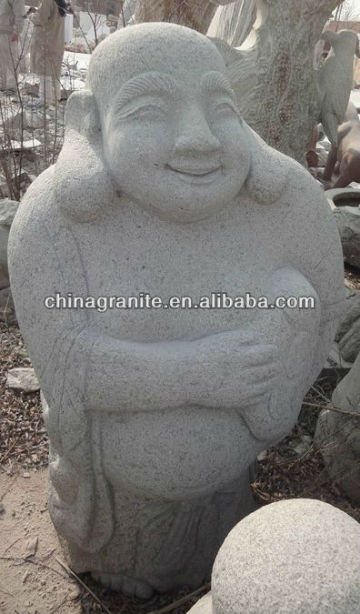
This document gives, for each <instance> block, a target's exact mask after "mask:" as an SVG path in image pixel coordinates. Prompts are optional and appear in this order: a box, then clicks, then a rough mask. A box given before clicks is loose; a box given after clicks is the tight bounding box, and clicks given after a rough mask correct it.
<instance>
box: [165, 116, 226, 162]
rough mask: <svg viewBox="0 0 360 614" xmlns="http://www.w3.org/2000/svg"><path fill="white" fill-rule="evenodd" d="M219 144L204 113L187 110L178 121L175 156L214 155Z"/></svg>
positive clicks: (218, 148)
mask: <svg viewBox="0 0 360 614" xmlns="http://www.w3.org/2000/svg"><path fill="white" fill-rule="evenodd" d="M220 149H221V145H220V142H219V141H218V139H217V138H216V136H215V135H214V134H213V133H212V132H211V130H210V127H209V124H208V122H207V120H206V117H205V115H204V114H203V113H202V112H199V111H196V110H192V111H191V110H188V112H187V113H186V114H184V116H183V117H182V118H181V121H180V122H179V130H178V135H177V138H176V142H175V147H174V154H175V155H176V156H197V155H208V156H209V155H216V154H218V153H219V152H220Z"/></svg>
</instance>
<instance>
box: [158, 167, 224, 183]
mask: <svg viewBox="0 0 360 614" xmlns="http://www.w3.org/2000/svg"><path fill="white" fill-rule="evenodd" d="M167 168H168V169H169V170H171V171H173V172H174V173H177V174H178V175H179V177H180V178H181V179H184V180H187V181H190V182H196V183H199V182H200V183H207V182H209V181H212V180H213V179H215V177H217V176H218V175H219V174H221V172H222V166H221V165H220V166H213V167H211V168H181V167H178V168H176V167H174V166H170V164H168V165H167Z"/></svg>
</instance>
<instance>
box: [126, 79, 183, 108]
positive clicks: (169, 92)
mask: <svg viewBox="0 0 360 614" xmlns="http://www.w3.org/2000/svg"><path fill="white" fill-rule="evenodd" d="M177 90H178V86H177V83H176V81H175V79H173V77H171V76H170V75H168V74H167V73H160V72H147V73H143V74H142V75H138V76H136V77H133V78H132V79H129V81H127V82H126V83H125V84H124V85H123V86H122V87H121V89H120V91H119V93H118V95H117V96H116V106H117V108H121V107H123V106H124V105H125V104H127V103H128V102H130V101H131V100H133V99H134V98H136V97H138V96H145V95H149V94H160V95H161V94H163V95H165V96H172V97H175V95H176V92H177Z"/></svg>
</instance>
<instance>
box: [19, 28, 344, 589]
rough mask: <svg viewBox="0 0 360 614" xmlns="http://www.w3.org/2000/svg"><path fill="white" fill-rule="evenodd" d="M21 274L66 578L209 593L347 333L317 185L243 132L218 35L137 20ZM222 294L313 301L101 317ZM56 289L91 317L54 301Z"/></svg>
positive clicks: (329, 224) (71, 123)
mask: <svg viewBox="0 0 360 614" xmlns="http://www.w3.org/2000/svg"><path fill="white" fill-rule="evenodd" d="M9 270H10V276H11V284H12V289H13V294H14V300H15V306H16V311H17V315H18V320H19V323H20V327H21V330H22V333H23V335H24V338H25V342H26V344H27V346H28V348H29V352H30V355H31V359H32V362H33V364H34V366H35V369H36V373H37V375H38V378H39V381H40V384H41V389H42V393H43V403H44V410H45V417H46V424H47V428H48V431H49V437H50V441H51V450H50V486H51V488H50V500H49V510H50V514H51V517H52V520H53V522H54V525H55V527H56V528H57V530H58V532H59V534H60V536H61V539H62V541H63V543H64V546H65V548H66V552H67V556H68V560H69V562H70V563H71V566H72V568H73V569H74V570H76V571H77V572H81V571H88V570H90V571H92V573H93V574H94V576H95V577H97V578H99V579H100V580H101V581H102V582H103V583H105V584H108V585H110V586H112V587H114V588H118V589H121V590H123V591H124V592H127V593H130V594H134V595H138V596H143V597H144V596H148V595H149V594H151V591H152V590H153V589H156V590H158V591H166V590H170V589H172V588H174V587H176V586H179V585H188V586H190V587H195V586H199V585H201V583H202V582H203V581H204V580H205V579H206V578H208V577H209V574H210V570H211V566H212V563H213V561H214V558H215V554H216V552H217V551H218V548H219V546H220V544H221V543H222V541H223V539H224V537H225V536H226V534H227V533H228V532H229V530H230V529H231V527H232V526H234V525H235V523H236V522H237V521H238V520H239V518H241V517H242V516H244V515H246V514H247V513H248V512H249V511H250V510H251V508H252V506H253V502H252V499H251V496H250V488H249V480H248V467H249V465H250V464H251V463H252V462H253V461H254V459H255V458H256V456H257V454H259V452H260V451H261V450H263V449H265V448H267V447H268V446H269V445H270V444H272V443H275V442H276V441H278V440H279V439H280V438H282V437H283V436H284V435H285V434H286V433H288V432H289V431H290V429H291V428H292V426H293V424H294V423H295V421H296V419H297V416H298V413H299V411H300V407H301V403H302V399H303V396H304V394H305V393H306V391H307V389H308V387H309V385H310V384H311V383H312V382H313V381H314V379H315V378H316V377H317V375H318V373H319V371H320V370H321V368H322V366H323V364H324V361H325V359H326V357H327V353H328V350H329V347H330V345H331V342H332V339H333V337H334V334H335V330H336V325H337V320H338V316H339V314H340V312H341V306H342V302H343V262H342V254H341V246H340V241H339V236H338V232H337V229H336V226H335V222H334V221H333V219H332V214H331V211H330V209H329V207H328V205H327V203H326V200H325V198H324V195H323V192H322V190H321V188H320V187H319V186H317V185H316V184H315V182H314V181H313V179H312V178H311V177H310V176H309V175H308V173H307V172H306V171H305V170H304V169H302V168H301V167H300V166H299V165H298V164H296V163H295V162H293V161H292V160H290V159H288V158H286V157H285V156H283V155H281V154H279V153H277V152H276V151H274V150H272V149H271V148H269V147H268V146H267V145H266V144H265V143H264V142H263V141H262V140H261V139H260V138H259V137H258V136H257V135H256V134H255V133H254V132H253V131H252V130H251V129H249V128H248V126H247V125H246V124H245V122H244V121H243V120H242V119H241V117H240V115H239V111H238V109H237V106H236V101H235V97H234V92H233V90H232V89H231V86H230V83H229V80H228V74H227V70H226V67H225V64H224V61H223V59H222V57H221V56H220V54H219V53H218V51H217V49H216V47H215V46H214V45H213V44H212V42H211V41H210V40H208V39H207V38H206V37H204V36H203V35H201V34H199V33H198V32H195V31H194V30H191V29H189V28H185V27H182V26H177V25H174V24H164V23H162V24H159V23H157V24H141V25H139V26H132V27H130V28H125V29H123V30H121V31H119V32H116V33H114V34H112V35H110V36H109V37H108V38H106V40H105V41H103V42H102V43H101V44H100V45H99V46H98V47H97V48H96V50H95V52H94V53H93V55H92V59H91V62H90V67H89V72H88V81H87V87H86V89H85V90H84V91H82V92H77V93H75V94H73V95H72V96H71V98H70V100H69V102H68V105H67V111H66V135H65V142H64V146H63V148H62V151H61V153H60V155H59V158H58V161H57V163H56V165H55V166H53V167H51V168H49V169H47V170H46V171H45V172H44V173H43V174H42V175H41V176H39V177H38V178H37V179H36V180H35V181H34V182H33V184H32V185H31V186H30V188H29V190H28V191H27V193H26V196H25V198H24V201H23V202H22V203H21V206H20V210H19V212H18V214H17V216H16V218H15V220H14V223H13V226H12V229H11V235H10V239H9ZM39 272H40V274H39ZM214 291H215V292H220V293H224V292H226V293H227V294H228V295H230V296H231V295H232V296H240V297H241V296H245V295H246V293H250V294H251V296H252V297H261V296H267V297H268V301H269V302H270V303H271V304H274V301H275V300H276V297H278V296H281V297H289V296H291V297H302V296H305V297H311V299H312V301H313V303H314V305H313V306H314V308H313V309H299V308H295V309H294V308H293V309H291V308H290V307H286V308H284V309H280V308H269V309H235V308H232V309H226V308H225V307H224V308H219V309H202V308H198V309H196V308H193V309H189V308H188V309H171V308H168V309H166V308H161V309H156V308H152V309H121V308H120V307H121V304H122V303H120V306H119V308H114V304H113V308H109V309H106V310H104V309H97V308H90V307H91V306H92V307H94V303H93V301H91V300H90V299H91V298H93V299H94V297H100V298H101V297H114V298H115V299H116V301H117V300H118V299H117V298H116V297H120V298H121V297H128V296H130V297H131V296H135V297H136V296H138V295H139V294H140V293H144V294H146V295H150V296H151V297H161V299H162V300H163V301H164V304H166V305H167V304H168V301H169V300H170V297H182V296H187V297H189V296H190V297H193V301H194V302H195V303H196V304H198V301H199V300H200V298H201V297H205V298H206V297H209V296H210V295H211V293H212V292H214ZM57 293H60V298H61V297H72V296H73V297H74V296H76V297H81V296H82V297H85V298H86V297H88V299H89V301H87V302H86V304H88V306H89V308H88V309H79V308H77V309H64V308H58V309H56V308H54V307H56V299H57V296H58V295H57ZM96 300H97V299H96ZM96 304H98V303H96ZM117 304H118V303H117V302H116V303H115V306H116V305H117ZM206 305H208V303H207V302H205V306H206ZM240 305H241V303H240ZM57 306H58V307H61V304H60V303H58V304H57ZM238 306H239V305H238ZM51 307H53V308H51Z"/></svg>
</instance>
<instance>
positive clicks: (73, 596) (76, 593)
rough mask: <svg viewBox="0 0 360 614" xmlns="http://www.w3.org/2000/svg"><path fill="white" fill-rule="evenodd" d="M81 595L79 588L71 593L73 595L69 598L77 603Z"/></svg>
mask: <svg viewBox="0 0 360 614" xmlns="http://www.w3.org/2000/svg"><path fill="white" fill-rule="evenodd" d="M80 595H81V591H80V589H79V588H78V587H75V588H74V590H72V591H71V593H70V594H69V598H70V599H71V600H72V601H76V600H77V599H79V597H80Z"/></svg>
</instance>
